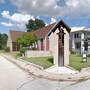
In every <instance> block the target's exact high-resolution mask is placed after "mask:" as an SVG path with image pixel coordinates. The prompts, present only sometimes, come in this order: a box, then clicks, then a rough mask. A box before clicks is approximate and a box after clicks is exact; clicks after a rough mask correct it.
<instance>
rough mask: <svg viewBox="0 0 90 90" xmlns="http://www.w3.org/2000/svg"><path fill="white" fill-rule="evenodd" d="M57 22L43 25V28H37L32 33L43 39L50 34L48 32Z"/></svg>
mask: <svg viewBox="0 0 90 90" xmlns="http://www.w3.org/2000/svg"><path fill="white" fill-rule="evenodd" d="M55 24H56V23H53V24H50V25H48V26H46V27H43V28H41V29H38V30H35V31H33V32H31V33H32V34H35V35H36V36H37V37H38V39H42V38H44V37H45V36H46V35H47V34H48V32H49V31H50V30H51V29H52V28H53V26H54V25H55Z"/></svg>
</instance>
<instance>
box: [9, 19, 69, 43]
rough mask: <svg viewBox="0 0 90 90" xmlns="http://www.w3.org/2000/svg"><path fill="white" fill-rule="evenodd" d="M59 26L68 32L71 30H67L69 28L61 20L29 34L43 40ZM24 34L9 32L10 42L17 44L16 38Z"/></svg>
mask: <svg viewBox="0 0 90 90" xmlns="http://www.w3.org/2000/svg"><path fill="white" fill-rule="evenodd" d="M59 24H62V25H63V26H64V27H65V28H67V30H68V32H70V30H71V29H70V28H69V26H68V25H66V24H65V23H64V22H63V21H62V20H60V21H59V22H57V23H53V24H50V25H48V26H45V27H43V28H41V29H38V30H35V31H32V32H31V33H32V34H35V35H36V36H37V38H38V39H42V38H45V36H46V35H48V34H51V32H52V30H54V29H55V28H56V27H57V26H58V25H59ZM24 33H25V32H21V31H13V30H10V35H11V39H12V42H17V40H16V39H17V38H18V37H20V36H22V35H23V34H24Z"/></svg>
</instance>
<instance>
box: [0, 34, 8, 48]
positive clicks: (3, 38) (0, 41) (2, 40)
mask: <svg viewBox="0 0 90 90" xmlns="http://www.w3.org/2000/svg"><path fill="white" fill-rule="evenodd" d="M7 39H8V36H7V34H1V33H0V49H4V48H5V47H6V44H7Z"/></svg>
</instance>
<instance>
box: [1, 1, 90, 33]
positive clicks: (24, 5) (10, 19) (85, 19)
mask: <svg viewBox="0 0 90 90" xmlns="http://www.w3.org/2000/svg"><path fill="white" fill-rule="evenodd" d="M35 18H38V19H42V20H44V22H45V23H46V25H48V24H51V23H53V22H56V21H58V20H60V19H63V20H64V21H65V22H66V23H67V24H68V25H69V26H70V27H82V26H84V27H86V28H88V27H90V24H89V23H90V0H0V33H8V31H9V30H21V31H25V30H26V27H25V24H26V23H27V22H28V20H29V19H33V20H35Z"/></svg>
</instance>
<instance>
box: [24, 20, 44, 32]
mask: <svg viewBox="0 0 90 90" xmlns="http://www.w3.org/2000/svg"><path fill="white" fill-rule="evenodd" d="M44 26H45V23H44V21H43V20H40V19H35V20H29V21H28V24H26V28H27V32H31V31H33V30H37V29H40V28H42V27H44Z"/></svg>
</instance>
